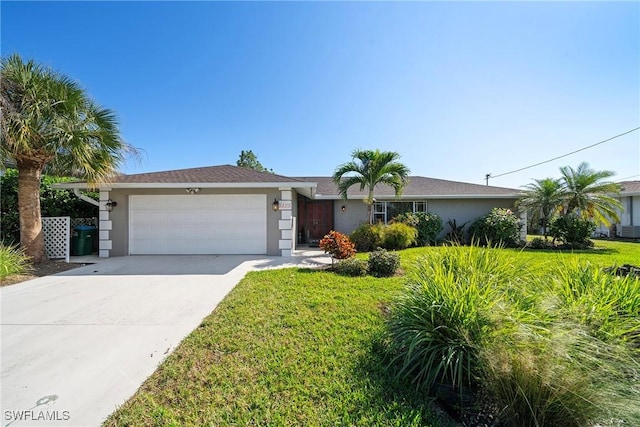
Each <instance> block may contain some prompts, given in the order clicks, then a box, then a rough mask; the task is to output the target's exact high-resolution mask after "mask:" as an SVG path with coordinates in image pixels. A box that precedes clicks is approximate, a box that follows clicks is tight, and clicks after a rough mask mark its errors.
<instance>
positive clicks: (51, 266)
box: [0, 261, 88, 286]
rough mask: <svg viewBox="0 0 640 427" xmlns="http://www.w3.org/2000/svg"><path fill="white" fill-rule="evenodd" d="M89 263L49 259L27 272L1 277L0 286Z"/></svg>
mask: <svg viewBox="0 0 640 427" xmlns="http://www.w3.org/2000/svg"><path fill="white" fill-rule="evenodd" d="M85 265H88V264H82V263H73V264H72V263H66V262H64V261H47V262H43V263H41V264H36V265H34V266H33V267H32V268H31V270H30V271H29V272H28V273H27V274H15V275H12V276H7V277H5V278H4V279H0V286H9V285H15V284H16V283H20V282H25V281H27V280H31V279H36V278H38V277H44V276H50V275H52V274H56V273H61V272H63V271H67V270H73V269H74V268H78V267H83V266H85Z"/></svg>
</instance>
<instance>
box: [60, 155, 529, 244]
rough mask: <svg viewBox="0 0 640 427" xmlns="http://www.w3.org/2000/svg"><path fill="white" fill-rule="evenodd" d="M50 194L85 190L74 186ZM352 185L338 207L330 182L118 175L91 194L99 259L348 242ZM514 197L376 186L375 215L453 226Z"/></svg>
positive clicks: (231, 175)
mask: <svg viewBox="0 0 640 427" xmlns="http://www.w3.org/2000/svg"><path fill="white" fill-rule="evenodd" d="M55 187H56V188H69V189H86V188H87V184H86V183H83V182H75V183H59V184H55ZM358 190H359V189H358V188H357V186H354V187H352V188H351V189H350V190H349V197H348V200H344V199H341V198H340V196H339V195H338V191H337V188H336V186H335V184H334V183H333V182H332V180H331V178H329V177H286V176H282V175H276V174H272V173H266V172H258V171H255V170H252V169H245V168H240V167H237V166H230V165H222V166H211V167H202V168H193V169H182V170H173V171H166V172H154V173H142V174H135V175H119V176H117V177H116V178H115V179H114V180H113V181H112V182H111V183H109V184H108V186H101V187H99V191H100V213H99V216H100V217H99V238H100V244H99V248H100V252H99V255H100V256H101V257H109V256H123V255H146V254H267V255H282V256H289V255H291V252H292V250H293V249H294V248H295V246H296V244H297V243H298V242H300V243H313V242H315V241H317V240H319V239H320V238H322V236H324V235H325V234H326V233H327V232H329V231H330V230H332V229H334V230H337V231H341V232H343V233H350V232H351V231H353V230H354V229H355V228H356V227H357V226H359V225H360V224H361V223H362V222H363V221H366V220H367V206H366V204H365V203H363V199H364V197H365V195H364V192H360V191H358ZM518 195H519V192H518V190H513V189H509V188H501V187H491V186H484V185H477V184H468V183H461V182H454V181H446V180H440V179H432V178H424V177H417V176H414V177H410V180H409V184H408V185H407V186H406V187H405V189H404V192H403V195H402V196H401V198H399V199H396V198H395V197H394V193H393V190H391V189H390V188H388V187H386V186H381V187H379V188H376V190H375V198H376V203H375V205H374V215H375V218H376V219H377V220H380V221H383V222H387V221H389V220H391V218H392V217H393V216H394V215H396V214H397V213H400V212H405V211H414V212H420V211H422V212H427V211H428V212H432V213H435V214H437V215H439V216H440V217H441V218H442V219H443V221H444V222H445V230H444V231H443V235H444V233H446V232H447V231H448V227H447V226H446V221H447V220H448V219H455V220H456V221H457V223H458V224H462V223H464V222H466V221H470V220H473V219H475V218H477V217H479V216H481V215H484V214H486V213H488V212H489V211H490V210H491V208H493V207H512V206H513V205H514V203H515V201H516V200H517V198H518Z"/></svg>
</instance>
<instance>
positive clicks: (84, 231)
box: [71, 225, 97, 256]
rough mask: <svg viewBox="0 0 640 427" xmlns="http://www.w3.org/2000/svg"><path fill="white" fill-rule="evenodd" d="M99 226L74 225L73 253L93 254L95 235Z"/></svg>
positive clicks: (78, 254) (72, 236) (72, 237)
mask: <svg viewBox="0 0 640 427" xmlns="http://www.w3.org/2000/svg"><path fill="white" fill-rule="evenodd" d="M96 230H97V228H96V227H95V226H93V225H79V226H77V227H74V229H73V234H72V235H71V255H74V256H81V255H91V254H92V253H93V236H94V235H95V234H96Z"/></svg>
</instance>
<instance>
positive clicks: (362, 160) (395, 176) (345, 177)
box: [333, 150, 409, 224]
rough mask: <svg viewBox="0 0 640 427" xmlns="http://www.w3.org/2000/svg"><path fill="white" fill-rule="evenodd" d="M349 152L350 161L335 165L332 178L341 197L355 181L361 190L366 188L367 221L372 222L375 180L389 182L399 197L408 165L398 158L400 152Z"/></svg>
mask: <svg viewBox="0 0 640 427" xmlns="http://www.w3.org/2000/svg"><path fill="white" fill-rule="evenodd" d="M351 156H352V160H351V161H350V162H347V163H343V164H341V165H340V166H338V167H337V169H336V170H335V172H334V173H333V182H334V183H335V184H336V185H337V186H338V193H339V194H340V196H341V197H342V198H343V199H346V198H347V191H348V190H349V188H351V187H353V186H354V185H357V186H359V187H360V191H364V190H365V189H366V190H367V196H366V198H365V202H366V203H367V211H368V216H369V224H373V209H372V206H373V204H374V203H375V199H374V198H373V190H374V188H375V187H376V185H378V184H386V185H389V186H390V187H392V188H393V190H394V192H395V195H396V197H399V196H400V195H401V194H402V190H403V189H404V186H405V185H406V184H407V182H408V178H409V168H408V167H406V166H405V165H403V164H402V163H400V162H398V161H397V160H398V159H399V158H400V155H399V154H398V153H396V152H393V151H380V150H354V151H353V153H352V154H351Z"/></svg>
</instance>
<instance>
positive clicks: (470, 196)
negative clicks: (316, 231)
mask: <svg viewBox="0 0 640 427" xmlns="http://www.w3.org/2000/svg"><path fill="white" fill-rule="evenodd" d="M374 197H375V198H376V199H379V200H383V199H384V200H402V199H430V200H434V199H517V198H519V197H520V194H437V195H436V194H422V195H412V194H403V195H402V196H400V197H394V196H380V195H375V194H374ZM315 198H316V199H319V200H344V199H343V198H342V197H340V196H338V195H327V194H316V197H315ZM365 198H366V196H360V195H357V196H349V197H348V198H347V199H351V200H363V199H365Z"/></svg>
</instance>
